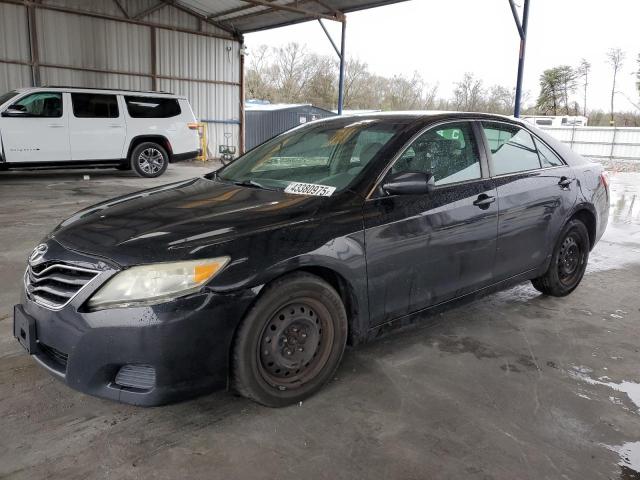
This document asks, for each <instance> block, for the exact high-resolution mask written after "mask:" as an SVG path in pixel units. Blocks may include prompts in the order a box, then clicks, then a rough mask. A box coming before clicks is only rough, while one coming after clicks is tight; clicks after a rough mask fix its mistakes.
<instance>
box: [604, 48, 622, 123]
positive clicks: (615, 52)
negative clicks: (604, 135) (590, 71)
mask: <svg viewBox="0 0 640 480" xmlns="http://www.w3.org/2000/svg"><path fill="white" fill-rule="evenodd" d="M624 57H625V53H624V52H623V51H622V49H620V48H610V49H609V51H608V52H607V62H609V65H611V66H612V67H613V84H612V86H611V111H610V112H611V119H610V121H609V122H610V124H611V125H614V124H615V121H614V111H613V103H614V102H613V101H614V97H615V95H616V80H617V77H618V71H620V69H621V68H622V64H623V63H624Z"/></svg>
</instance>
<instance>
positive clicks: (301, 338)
mask: <svg viewBox="0 0 640 480" xmlns="http://www.w3.org/2000/svg"><path fill="white" fill-rule="evenodd" d="M346 339H347V314H346V311H345V308H344V305H343V303H342V300H341V298H340V295H338V293H337V292H336V291H335V289H334V288H333V287H331V286H330V285H329V284H328V283H326V282H325V281H324V280H322V279H320V278H319V277H316V276H315V275H311V274H308V273H296V274H293V275H288V276H286V277H283V278H281V279H279V280H276V281H275V282H274V283H273V284H271V285H269V286H267V287H266V290H265V291H264V292H263V294H262V296H261V297H260V298H259V299H258V301H257V302H256V304H255V305H254V306H253V308H252V309H251V310H250V312H249V313H248V315H247V316H246V318H245V319H244V320H243V323H242V325H241V326H240V328H239V330H238V333H237V336H236V340H235V343H234V347H233V372H232V382H233V388H234V389H235V390H236V391H237V392H238V393H240V394H241V395H243V396H245V397H247V398H250V399H252V400H254V401H256V402H258V403H261V404H262V405H266V406H268V407H283V406H286V405H290V404H293V403H296V402H299V401H301V400H303V399H305V398H307V397H309V396H310V395H312V394H313V393H315V392H316V391H318V390H319V389H320V388H321V387H322V386H323V385H324V384H325V383H326V382H328V381H329V380H330V379H331V377H332V376H333V374H334V372H335V370H336V369H337V367H338V364H339V363H340V359H341V358H342V354H343V352H344V348H345V344H346Z"/></svg>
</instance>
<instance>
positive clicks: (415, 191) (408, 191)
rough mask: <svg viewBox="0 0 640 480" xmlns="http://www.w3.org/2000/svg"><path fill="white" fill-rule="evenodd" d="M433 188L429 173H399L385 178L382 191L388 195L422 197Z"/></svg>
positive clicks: (431, 177) (433, 181) (432, 180)
mask: <svg viewBox="0 0 640 480" xmlns="http://www.w3.org/2000/svg"><path fill="white" fill-rule="evenodd" d="M433 187H435V180H434V178H433V175H432V174H431V173H424V172H399V173H394V174H392V175H390V176H389V177H387V179H386V180H385V182H384V183H383V185H382V189H383V190H384V191H385V192H387V193H388V194H389V195H423V194H425V193H428V192H429V191H431V190H432V189H433Z"/></svg>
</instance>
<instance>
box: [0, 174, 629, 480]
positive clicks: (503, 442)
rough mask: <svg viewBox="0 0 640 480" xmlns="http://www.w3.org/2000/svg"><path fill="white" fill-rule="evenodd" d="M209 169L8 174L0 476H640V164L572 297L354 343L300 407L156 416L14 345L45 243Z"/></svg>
mask: <svg viewBox="0 0 640 480" xmlns="http://www.w3.org/2000/svg"><path fill="white" fill-rule="evenodd" d="M205 170H207V169H203V168H202V167H194V166H189V165H175V166H172V167H171V168H170V169H169V171H168V172H167V174H166V175H164V176H163V177H161V178H160V179H159V180H155V181H148V180H141V179H138V178H137V177H135V176H133V175H132V174H130V173H127V172H114V171H83V172H78V171H68V172H26V173H25V172H3V173H0V245H2V249H1V251H0V285H1V286H2V289H1V290H0V477H2V478H24V479H30V480H31V479H38V478H49V477H51V478H65V479H76V478H77V479H85V478H113V479H129V478H145V477H147V478H149V477H153V478H160V479H162V478H166V479H176V478H207V479H218V478H220V479H225V480H227V479H275V478H303V479H304V478H310V479H323V478H326V479H331V480H335V479H360V478H363V479H418V478H429V479H433V478H455V479H462V478H464V479H490V478H495V479H528V478H530V479H545V478H546V479H559V478H568V479H592V478H594V479H595V478H602V479H612V478H619V479H626V480H628V479H635V478H640V473H638V471H639V470H640V416H639V413H640V369H639V368H638V366H639V365H640V175H639V174H618V175H616V176H614V177H613V178H612V192H613V197H612V207H611V208H612V218H611V223H610V226H609V229H608V231H607V233H606V235H605V237H604V239H603V240H602V241H601V242H600V243H599V244H598V245H597V247H596V248H595V250H594V251H593V253H592V256H591V261H590V266H589V269H588V273H587V275H586V276H585V278H584V280H583V282H582V284H581V286H580V287H579V288H578V289H577V290H576V291H575V292H574V293H573V294H572V295H570V296H569V297H566V298H548V297H544V296H541V295H539V294H538V293H537V292H536V291H535V290H533V288H531V287H530V286H529V285H528V284H527V285H522V286H519V287H516V288H513V289H511V290H509V291H505V292H502V293H499V294H495V295H492V296H489V297H486V298H485V299H483V300H480V301H478V302H476V303H474V304H472V305H469V306H466V307H461V308H459V309H456V310H452V311H449V312H447V313H445V314H442V315H440V316H438V317H436V318H434V319H433V320H432V321H431V322H429V323H428V325H425V326H424V327H422V328H420V329H416V330H413V331H409V332H404V333H400V334H395V335H392V336H390V337H387V338H386V339H383V340H381V341H378V342H375V343H372V344H369V345H365V346H363V347H360V348H358V349H351V350H348V351H347V353H346V355H345V359H344V362H343V364H342V366H341V368H340V369H339V371H338V373H337V376H336V378H335V380H334V381H333V382H331V383H330V384H329V385H328V386H327V387H326V388H325V389H324V390H323V391H322V392H321V393H319V394H318V395H316V396H315V397H313V398H311V399H309V400H308V401H305V402H304V403H303V404H301V405H297V406H293V407H289V408H286V409H280V410H273V409H268V408H264V407H261V406H258V405H256V404H254V403H252V402H250V401H248V400H244V399H242V398H237V397H234V396H232V395H230V394H229V393H226V392H220V393H217V394H213V395H210V396H207V397H204V398H200V399H196V400H193V401H189V402H185V403H181V404H177V405H171V406H166V407H160V408H150V409H144V408H137V407H131V406H127V405H119V404H117V403H113V402H110V401H106V400H100V399H97V398H92V397H89V396H86V395H83V394H81V393H77V392H75V391H73V390H71V389H69V388H67V387H66V386H65V385H63V384H62V383H60V382H58V381H57V380H54V379H53V378H52V377H50V376H49V375H48V374H47V373H46V372H45V371H44V370H43V369H42V368H40V367H39V366H37V365H36V363H35V362H34V361H33V360H32V359H30V358H29V357H28V356H27V355H26V354H25V353H24V352H23V351H22V350H21V347H20V346H19V345H18V343H17V342H16V341H15V340H14V339H13V338H12V330H11V328H12V319H11V312H12V310H11V309H12V306H13V304H14V303H15V302H16V301H17V300H18V298H19V290H20V285H21V280H20V279H21V275H22V273H23V269H24V265H25V259H26V257H27V255H28V253H29V252H30V251H31V249H32V248H33V246H34V245H35V244H37V242H38V240H39V239H40V238H41V237H42V236H43V235H44V234H45V233H46V232H48V231H49V230H50V229H52V228H53V227H54V226H55V225H56V224H57V223H58V222H59V221H60V220H62V219H63V218H65V217H66V216H68V215H69V214H71V213H72V212H74V211H76V210H78V209H80V208H82V207H85V206H87V205H89V204H91V203H94V202H98V201H100V200H102V199H104V198H108V197H111V196H113V195H117V194H122V193H125V192H130V191H133V190H136V189H139V188H143V187H147V186H151V185H155V184H160V183H168V182H171V181H174V180H179V179H182V178H187V177H190V176H194V175H196V174H201V173H203V171H205ZM83 174H88V175H90V180H83V179H82V178H83V177H82V175H83Z"/></svg>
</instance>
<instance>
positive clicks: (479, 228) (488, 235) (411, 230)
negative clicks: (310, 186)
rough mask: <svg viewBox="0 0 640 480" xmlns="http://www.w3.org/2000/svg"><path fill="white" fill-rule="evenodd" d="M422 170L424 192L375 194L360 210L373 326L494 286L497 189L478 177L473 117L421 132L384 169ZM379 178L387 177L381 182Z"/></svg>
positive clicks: (483, 168) (479, 167) (480, 172)
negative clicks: (431, 182)
mask: <svg viewBox="0 0 640 480" xmlns="http://www.w3.org/2000/svg"><path fill="white" fill-rule="evenodd" d="M402 171H423V172H427V173H431V174H433V175H434V179H435V187H434V188H433V190H432V191H430V192H429V193H426V194H422V195H385V194H384V193H383V192H374V194H373V198H370V199H369V200H367V202H366V204H365V210H364V222H365V244H366V257H367V275H368V284H369V307H370V312H371V324H372V325H379V324H382V323H385V322H388V321H390V320H393V319H394V318H397V317H400V316H402V315H406V314H409V313H413V312H416V311H418V310H421V309H423V308H426V307H429V306H432V305H436V304H438V303H441V302H444V301H447V300H451V299H452V298H455V297H458V296H461V295H464V294H465V293H469V292H471V291H474V290H476V289H478V288H482V287H484V286H487V285H489V284H491V283H492V279H493V263H494V256H495V251H496V232H497V221H498V208H497V201H496V197H497V193H496V190H495V187H494V185H493V182H492V180H490V179H488V178H486V177H487V175H486V174H485V175H483V171H486V163H485V161H484V159H483V156H481V155H480V153H479V149H478V144H477V142H476V136H475V135H474V129H473V128H472V124H471V123H470V122H457V123H447V124H444V125H441V126H437V127H433V128H431V129H429V130H427V131H426V132H425V133H423V134H422V135H420V136H419V137H418V138H417V139H416V140H415V141H414V142H413V143H412V144H411V146H409V147H408V148H407V149H406V150H405V151H404V153H403V154H402V156H401V157H400V158H399V159H398V160H397V161H396V163H395V164H394V165H393V167H392V168H391V170H390V171H389V174H392V173H397V172H402ZM383 183H384V182H383Z"/></svg>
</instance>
